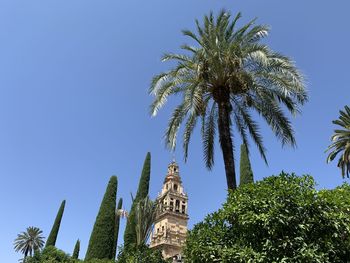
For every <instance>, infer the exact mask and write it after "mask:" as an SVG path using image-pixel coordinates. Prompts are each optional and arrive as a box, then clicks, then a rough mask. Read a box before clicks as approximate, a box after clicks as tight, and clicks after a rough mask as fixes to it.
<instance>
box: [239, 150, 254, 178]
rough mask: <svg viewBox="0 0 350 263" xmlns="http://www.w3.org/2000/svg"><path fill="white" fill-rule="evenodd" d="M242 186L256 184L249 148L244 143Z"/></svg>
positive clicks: (242, 151) (241, 171)
mask: <svg viewBox="0 0 350 263" xmlns="http://www.w3.org/2000/svg"><path fill="white" fill-rule="evenodd" d="M239 168H240V181H239V184H240V185H245V184H250V183H254V175H253V171H252V167H251V165H250V160H249V156H248V149H247V146H246V145H245V144H244V143H243V144H242V145H241V160H240V167H239Z"/></svg>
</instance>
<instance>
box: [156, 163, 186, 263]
mask: <svg viewBox="0 0 350 263" xmlns="http://www.w3.org/2000/svg"><path fill="white" fill-rule="evenodd" d="M157 200H158V202H160V203H161V205H160V210H159V213H158V215H157V218H156V220H155V225H154V229H153V233H152V235H151V243H150V247H151V248H157V249H160V250H162V253H163V257H164V258H165V259H169V258H172V259H174V260H175V262H181V261H178V260H179V259H181V257H182V247H183V246H184V244H185V240H186V234H187V222H188V214H187V203H188V197H187V194H186V193H185V192H184V189H183V186H182V181H181V177H180V173H179V166H178V165H177V163H176V162H175V161H173V162H171V163H170V164H169V166H168V173H167V175H166V176H165V179H164V183H163V188H162V191H161V193H160V194H159V196H158V198H157Z"/></svg>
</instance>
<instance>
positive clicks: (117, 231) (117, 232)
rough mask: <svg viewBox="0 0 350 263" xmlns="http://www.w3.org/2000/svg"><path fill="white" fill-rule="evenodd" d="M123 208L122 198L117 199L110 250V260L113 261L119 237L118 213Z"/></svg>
mask: <svg viewBox="0 0 350 263" xmlns="http://www.w3.org/2000/svg"><path fill="white" fill-rule="evenodd" d="M122 207H123V198H119V201H118V205H117V211H116V213H115V225H114V247H113V250H112V257H111V258H112V259H115V256H116V253H117V246H118V235H119V225H120V215H119V214H118V213H119V211H120V210H121V209H122Z"/></svg>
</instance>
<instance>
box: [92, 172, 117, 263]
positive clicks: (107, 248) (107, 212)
mask: <svg viewBox="0 0 350 263" xmlns="http://www.w3.org/2000/svg"><path fill="white" fill-rule="evenodd" d="M117 185H118V181H117V177H116V176H112V177H111V178H110V180H109V183H108V186H107V189H106V192H105V194H104V197H103V200H102V203H101V206H100V210H99V212H98V214H97V217H96V221H95V224H94V228H93V230H92V233H91V236H90V240H89V245H88V248H87V252H86V256H85V260H86V261H88V260H91V259H111V258H112V255H113V248H114V241H115V240H114V224H115V222H114V221H115V210H116V194H117Z"/></svg>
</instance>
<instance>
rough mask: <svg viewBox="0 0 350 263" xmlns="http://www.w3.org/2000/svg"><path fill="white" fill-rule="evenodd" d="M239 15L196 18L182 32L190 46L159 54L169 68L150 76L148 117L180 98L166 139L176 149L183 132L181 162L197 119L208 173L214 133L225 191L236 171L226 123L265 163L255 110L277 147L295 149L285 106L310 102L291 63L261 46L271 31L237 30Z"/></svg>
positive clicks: (297, 108) (251, 24)
mask: <svg viewBox="0 0 350 263" xmlns="http://www.w3.org/2000/svg"><path fill="white" fill-rule="evenodd" d="M240 18H241V14H240V13H238V14H237V15H236V16H235V17H232V16H231V14H230V13H229V12H226V11H225V10H223V11H222V12H220V13H219V14H218V16H217V17H214V15H213V13H210V14H209V15H206V16H204V21H203V22H202V23H200V22H199V21H197V20H196V27H195V28H196V32H192V31H190V30H183V31H182V32H183V34H184V35H185V36H186V37H189V38H190V41H191V42H193V43H194V44H193V45H191V46H190V45H187V44H185V45H182V46H181V48H182V50H183V52H182V54H173V53H170V54H165V55H164V56H163V58H162V61H171V62H172V65H174V66H173V67H172V68H171V69H170V70H168V71H166V72H163V73H160V74H159V75H157V76H155V77H154V78H153V81H152V83H151V87H150V89H149V93H150V94H151V95H153V96H154V101H153V103H152V105H151V114H152V115H153V116H155V115H157V113H158V111H159V110H160V109H161V108H162V107H163V106H164V105H165V103H166V102H167V101H168V100H169V98H170V97H171V96H180V97H182V100H181V101H180V104H179V105H178V106H177V107H176V108H175V109H174V111H173V114H172V116H171V118H170V119H169V122H168V126H167V128H166V132H165V141H166V145H167V146H168V147H169V148H170V149H174V148H175V146H176V140H177V138H178V131H179V130H183V131H184V132H183V136H182V138H183V151H184V157H185V160H186V159H187V155H188V145H189V142H190V139H191V135H192V133H193V131H194V129H195V127H196V125H197V123H198V122H201V126H202V129H201V130H202V142H203V146H204V147H203V155H204V160H205V164H206V166H207V168H209V169H211V168H212V166H213V165H214V152H215V151H214V148H215V147H214V142H215V139H214V138H215V136H216V135H217V134H218V135H219V138H220V144H221V148H222V150H223V155H224V160H225V159H226V160H227V162H226V161H225V170H226V178H227V179H228V180H227V181H228V185H229V186H230V183H229V179H232V178H231V177H232V174H230V173H234V169H227V167H226V166H228V167H232V166H233V168H234V159H233V145H232V141H231V143H230V140H231V134H230V131H231V130H232V129H231V128H232V127H231V126H235V127H236V128H237V130H238V133H239V136H240V137H241V138H242V140H243V142H244V143H245V144H247V139H248V136H250V137H251V138H252V140H253V141H254V143H255V144H256V146H257V148H258V150H259V152H260V154H261V156H262V158H263V159H264V160H265V161H266V162H267V160H266V155H265V147H264V144H263V140H262V136H261V133H260V131H259V125H258V123H257V122H256V121H254V119H253V117H254V116H255V113H258V115H259V116H261V117H262V118H263V119H264V120H265V121H266V123H267V124H268V125H269V126H270V128H271V130H272V132H273V133H274V135H275V136H276V138H277V139H278V140H280V141H281V143H282V145H285V144H287V145H292V146H294V145H295V137H294V132H293V128H292V126H291V123H290V121H289V119H288V117H287V116H286V114H285V112H284V110H283V109H286V110H287V111H288V112H289V113H291V115H293V116H294V115H297V114H298V113H300V105H303V104H304V103H305V102H306V101H307V100H308V96H307V92H306V89H305V85H304V80H303V76H302V74H301V73H300V72H299V70H298V69H297V68H296V66H295V64H294V62H293V61H292V60H291V59H290V58H288V57H286V56H283V55H281V54H279V53H277V52H275V51H273V50H271V49H270V48H269V47H268V46H267V45H266V44H265V43H264V42H262V39H263V38H265V37H266V36H267V35H268V33H269V27H268V26H266V25H257V24H255V21H256V19H253V20H252V21H250V22H248V23H247V24H245V25H243V26H242V27H238V25H237V24H238V23H237V22H238V20H239V19H240ZM227 115H228V116H227ZM223 116H224V117H225V118H224V117H223ZM220 120H221V121H220ZM229 120H232V121H229ZM220 123H221V125H220ZM181 124H184V128H183V129H180V126H181ZM217 130H218V133H217ZM223 138H224V139H225V140H222V139H223ZM224 141H225V142H224ZM230 144H231V145H230ZM223 146H225V149H227V148H229V150H224V147H223ZM232 181H233V180H232ZM232 188H234V187H232Z"/></svg>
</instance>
